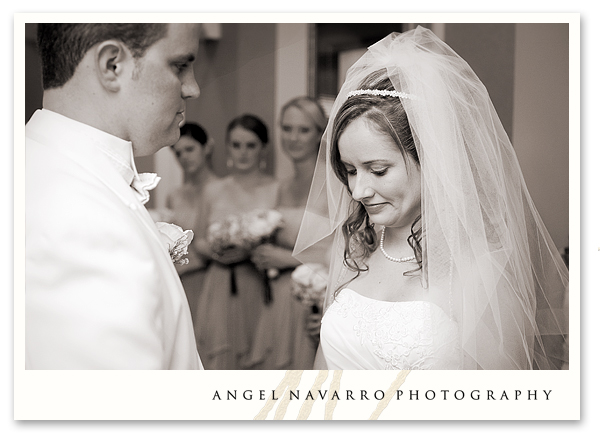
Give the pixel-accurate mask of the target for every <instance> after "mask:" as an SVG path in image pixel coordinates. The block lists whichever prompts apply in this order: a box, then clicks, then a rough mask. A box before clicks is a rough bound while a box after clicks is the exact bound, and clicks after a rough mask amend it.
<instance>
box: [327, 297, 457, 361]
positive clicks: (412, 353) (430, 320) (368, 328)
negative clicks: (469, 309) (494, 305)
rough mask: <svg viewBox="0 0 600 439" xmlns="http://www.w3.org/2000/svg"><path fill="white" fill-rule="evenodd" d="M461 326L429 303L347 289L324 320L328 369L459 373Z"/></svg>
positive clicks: (332, 305)
mask: <svg viewBox="0 0 600 439" xmlns="http://www.w3.org/2000/svg"><path fill="white" fill-rule="evenodd" d="M458 339H459V338H458V326H457V324H456V322H455V321H453V320H452V319H450V317H448V316H447V315H446V314H445V313H444V311H443V310H442V309H441V308H440V307H438V306H437V305H435V304H433V303H431V302H425V301H411V302H386V301H380V300H375V299H371V298H368V297H365V296H362V295H360V294H358V293H356V292H355V291H353V290H351V289H349V288H345V289H343V290H342V291H340V292H339V294H338V295H337V297H336V299H335V300H334V302H333V303H332V304H331V305H330V306H329V308H328V309H327V311H326V313H325V315H324V316H323V320H322V325H321V347H322V349H323V354H324V356H325V360H326V362H327V368H328V369H329V370H361V369H367V370H369V369H370V370H381V369H397V370H415V369H430V370H448V369H459V367H460V349H459V343H458Z"/></svg>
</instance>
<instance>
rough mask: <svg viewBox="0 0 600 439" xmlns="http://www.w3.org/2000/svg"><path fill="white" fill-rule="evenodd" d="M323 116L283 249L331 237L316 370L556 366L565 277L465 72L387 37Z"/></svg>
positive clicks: (441, 46)
mask: <svg viewBox="0 0 600 439" xmlns="http://www.w3.org/2000/svg"><path fill="white" fill-rule="evenodd" d="M331 115H332V116H331V119H330V121H329V124H328V126H327V130H326V132H325V137H324V140H325V142H324V143H323V144H322V145H323V146H322V147H321V150H320V152H319V160H318V164H317V168H316V171H315V176H314V179H313V183H312V187H311V193H310V196H309V201H308V204H307V209H306V212H305V215H304V220H303V223H302V227H301V231H300V234H299V237H298V240H297V242H296V247H295V254H296V255H298V257H299V258H300V259H302V256H303V254H305V253H307V252H309V251H310V249H311V247H313V246H314V245H315V244H316V243H317V242H319V241H321V240H322V239H323V238H325V237H326V236H328V235H331V234H332V233H334V234H335V235H334V236H335V238H334V242H335V244H334V247H333V250H332V255H333V256H332V260H331V265H330V279H329V286H328V292H327V298H326V299H325V309H326V312H325V314H324V316H323V319H322V326H321V345H320V348H319V351H318V354H317V359H316V362H315V368H317V369H405V370H406V369H559V368H564V367H565V365H566V364H567V363H568V353H567V350H566V347H565V345H566V342H565V340H566V335H567V333H568V306H567V305H566V303H567V289H568V272H567V269H566V267H565V265H564V263H563V262H562V259H561V257H560V255H559V253H558V251H557V249H556V247H555V245H554V244H553V242H552V241H551V238H550V236H549V234H548V232H547V231H546V229H545V227H544V225H543V223H542V221H541V219H540V217H539V214H538V212H537V210H536V209H535V206H534V205H533V202H532V200H531V197H530V196H529V193H528V191H527V189H526V187H525V182H524V180H523V176H522V174H521V170H520V167H519V164H518V162H517V159H516V155H515V153H514V151H513V148H512V145H511V143H510V141H509V139H508V136H507V135H506V133H505V131H504V129H503V128H502V126H501V123H500V120H499V118H498V116H497V114H496V112H495V110H494V108H493V106H492V103H491V101H490V99H489V96H488V94H487V91H486V89H485V87H484V86H483V84H482V83H481V81H480V80H479V79H478V78H477V77H476V75H475V74H474V73H473V71H472V69H471V68H470V67H469V66H468V64H467V63H466V62H465V61H464V60H462V59H461V58H460V57H459V56H458V55H457V54H456V53H455V52H454V51H453V50H452V49H451V48H450V47H448V46H447V45H446V44H445V43H443V42H442V41H441V40H439V39H438V38H437V37H436V36H435V35H434V34H433V33H432V32H431V31H429V30H426V29H423V28H421V27H419V28H417V29H415V30H413V31H410V32H406V33H403V34H391V35H389V36H388V37H386V38H384V39H383V40H381V41H380V42H378V43H376V44H375V45H373V46H371V47H370V48H369V50H368V52H367V53H366V54H365V55H364V56H363V57H362V58H361V59H360V60H359V61H358V62H357V63H356V64H354V65H353V66H352V67H351V68H350V69H349V71H348V74H347V76H346V81H345V83H344V85H343V86H342V89H341V91H340V93H339V95H338V97H337V99H336V101H335V104H334V106H333V108H332V112H331Z"/></svg>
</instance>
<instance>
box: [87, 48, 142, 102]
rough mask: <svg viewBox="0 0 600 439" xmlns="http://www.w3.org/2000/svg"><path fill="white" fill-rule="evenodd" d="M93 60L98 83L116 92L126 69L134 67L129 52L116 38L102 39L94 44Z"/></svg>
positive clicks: (124, 76) (119, 87) (120, 85)
mask: <svg viewBox="0 0 600 439" xmlns="http://www.w3.org/2000/svg"><path fill="white" fill-rule="evenodd" d="M94 62H95V67H96V73H97V75H98V80H99V81H100V84H102V86H103V87H104V88H105V89H106V90H107V91H110V92H118V91H119V90H120V89H121V87H122V85H123V84H122V83H123V80H124V79H125V78H126V77H127V76H126V73H127V71H128V70H131V69H132V68H135V62H134V59H133V56H132V55H131V52H130V51H129V49H127V47H125V45H124V44H123V43H122V42H120V41H117V40H107V41H103V42H102V43H100V44H99V45H98V46H96V48H95V53H94ZM129 76H130V77H131V73H130V74H129Z"/></svg>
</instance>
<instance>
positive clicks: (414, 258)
mask: <svg viewBox="0 0 600 439" xmlns="http://www.w3.org/2000/svg"><path fill="white" fill-rule="evenodd" d="M384 237H385V226H383V227H382V229H381V239H380V240H379V249H380V250H381V253H383V256H385V257H386V258H387V259H389V260H390V261H392V262H398V263H401V262H410V261H414V260H416V259H417V258H416V257H415V256H414V255H413V256H407V257H405V258H395V257H393V256H390V255H388V254H387V252H386V251H385V249H384V248H383V239H384Z"/></svg>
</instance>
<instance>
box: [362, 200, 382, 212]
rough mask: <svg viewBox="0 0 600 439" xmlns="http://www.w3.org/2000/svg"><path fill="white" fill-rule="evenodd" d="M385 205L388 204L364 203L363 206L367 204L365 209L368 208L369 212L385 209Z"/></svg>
mask: <svg viewBox="0 0 600 439" xmlns="http://www.w3.org/2000/svg"><path fill="white" fill-rule="evenodd" d="M385 205H386V203H373V204H365V203H363V206H365V209H367V212H369V214H373V213H379V212H381V211H382V210H383V208H384V207H385Z"/></svg>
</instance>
